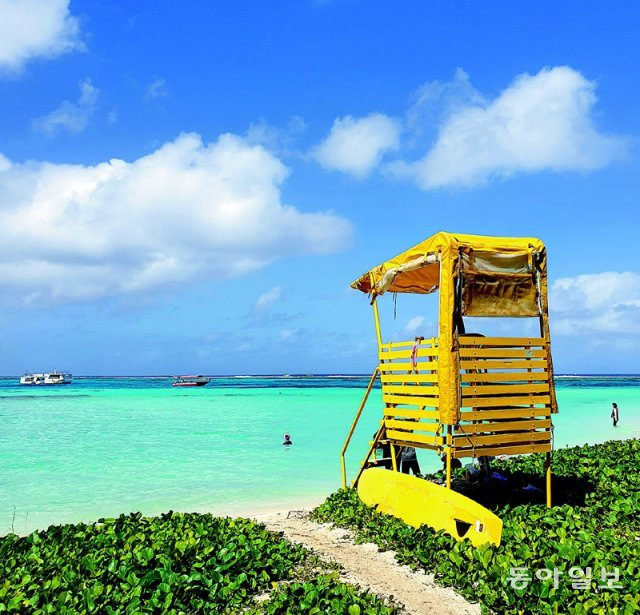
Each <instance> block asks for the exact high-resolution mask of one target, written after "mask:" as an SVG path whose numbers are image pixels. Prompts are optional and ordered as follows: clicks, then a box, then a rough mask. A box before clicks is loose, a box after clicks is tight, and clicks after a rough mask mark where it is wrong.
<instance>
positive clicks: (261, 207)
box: [0, 134, 352, 302]
mask: <svg viewBox="0 0 640 615" xmlns="http://www.w3.org/2000/svg"><path fill="white" fill-rule="evenodd" d="M287 174H288V170H287V168H286V167H285V166H284V165H283V164H282V163H281V162H280V160H278V159H277V158H276V157H274V156H273V155H272V154H271V153H269V152H268V151H267V150H265V149H264V148H262V147H259V146H249V145H248V144H247V143H246V142H245V141H243V140H242V139H241V138H239V137H237V136H234V135H223V136H221V137H219V138H218V139H217V141H215V142H213V143H210V144H208V145H205V144H203V143H202V140H201V138H200V136H199V135H197V134H183V135H181V136H180V137H178V138H177V139H176V140H175V141H172V142H169V143H166V144H165V145H163V146H162V147H160V148H159V149H157V150H156V151H154V152H152V153H151V154H149V155H147V156H144V157H142V158H139V159H137V160H134V161H133V162H125V161H124V160H118V159H112V160H110V161H108V162H103V163H100V164H97V165H95V166H82V165H71V164H53V163H48V162H27V163H24V164H16V163H12V162H10V161H9V160H8V159H6V158H5V157H2V156H1V155H0V204H1V209H0V284H1V285H2V286H3V287H5V289H6V288H7V287H9V290H10V294H11V295H13V296H21V297H22V298H23V299H24V298H30V299H31V301H32V302H37V301H46V300H55V301H73V300H90V299H95V298H99V297H105V296H114V295H124V294H132V293H142V292H147V291H152V290H158V289H162V288H164V287H167V286H177V285H180V284H185V283H187V282H189V281H192V280H196V279H198V280H201V279H224V278H230V277H234V276H240V275H242V274H244V273H247V272H249V271H254V270H257V269H260V268H261V267H264V266H265V265H267V264H269V263H271V262H272V261H274V260H275V259H277V258H279V257H282V256H289V257H293V256H297V255H301V254H321V253H329V252H334V251H337V250H340V249H342V248H343V247H344V246H345V244H346V243H347V242H348V240H349V238H350V235H351V232H352V228H351V225H350V224H349V222H347V221H346V220H344V219H342V218H339V217H338V216H336V215H334V214H332V213H331V212H319V213H303V212H301V211H299V210H298V209H296V208H295V207H293V206H291V205H287V204H284V203H283V202H282V200H281V193H280V185H281V184H282V182H283V181H284V179H285V178H286V176H287ZM7 294H8V293H6V292H5V295H7Z"/></svg>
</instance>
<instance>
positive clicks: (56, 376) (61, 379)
mask: <svg viewBox="0 0 640 615" xmlns="http://www.w3.org/2000/svg"><path fill="white" fill-rule="evenodd" d="M72 382H73V376H72V375H71V374H70V373H68V372H59V371H57V370H53V371H52V372H47V373H42V374H32V373H29V372H27V373H26V374H24V375H23V376H21V377H20V384H27V385H50V384H71V383H72Z"/></svg>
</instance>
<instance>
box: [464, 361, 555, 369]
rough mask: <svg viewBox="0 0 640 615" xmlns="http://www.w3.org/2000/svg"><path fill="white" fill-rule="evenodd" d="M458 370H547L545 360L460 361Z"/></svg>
mask: <svg viewBox="0 0 640 615" xmlns="http://www.w3.org/2000/svg"><path fill="white" fill-rule="evenodd" d="M460 369H461V370H462V369H464V370H467V371H468V370H472V369H473V370H478V369H547V360H546V359H537V360H532V359H520V360H514V361H506V360H505V361H500V360H493V359H462V360H461V361H460Z"/></svg>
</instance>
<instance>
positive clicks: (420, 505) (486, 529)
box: [358, 468, 502, 547]
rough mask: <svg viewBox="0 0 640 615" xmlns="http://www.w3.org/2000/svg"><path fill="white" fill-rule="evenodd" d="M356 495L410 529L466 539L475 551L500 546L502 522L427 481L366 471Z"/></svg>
mask: <svg viewBox="0 0 640 615" xmlns="http://www.w3.org/2000/svg"><path fill="white" fill-rule="evenodd" d="M358 495H359V496H360V499H361V500H362V501H363V502H364V503H365V504H366V505H367V506H376V507H377V509H378V510H379V511H380V512H383V513H386V514H388V515H393V516H394V517H398V518H400V519H402V520H403V521H404V522H405V523H407V524H409V525H412V526H413V527H420V526H421V525H428V526H430V527H432V528H433V529H434V530H444V531H445V532H447V534H450V535H451V536H453V537H454V538H455V539H456V540H464V539H465V538H468V539H469V540H470V541H471V543H472V544H473V545H474V546H476V547H478V546H480V545H482V544H485V543H491V544H494V545H496V546H499V545H500V538H501V537H502V521H501V519H500V517H498V516H496V515H494V514H493V513H492V512H491V511H490V510H488V509H486V508H485V507H484V506H481V505H480V504H478V503H477V502H474V501H473V500H471V499H469V498H468V497H466V496H464V495H462V494H460V493H456V492H455V491H452V490H451V489H447V488H446V487H441V486H440V485H436V484H435V483H432V482H430V481H428V480H424V479H422V478H417V477H415V476H410V475H409V474H402V473H400V472H393V471H392V470H385V469H383V468H370V469H368V470H365V471H364V472H363V473H362V476H361V477H360V480H359V481H358Z"/></svg>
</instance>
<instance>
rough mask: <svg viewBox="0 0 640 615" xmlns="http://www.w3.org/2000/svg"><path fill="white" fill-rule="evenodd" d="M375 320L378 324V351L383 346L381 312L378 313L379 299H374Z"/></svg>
mask: <svg viewBox="0 0 640 615" xmlns="http://www.w3.org/2000/svg"><path fill="white" fill-rule="evenodd" d="M372 305H373V321H374V322H375V325H376V340H377V341H378V352H380V347H381V346H382V334H381V333H380V314H379V313H378V300H377V299H374V300H373V304H372Z"/></svg>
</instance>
